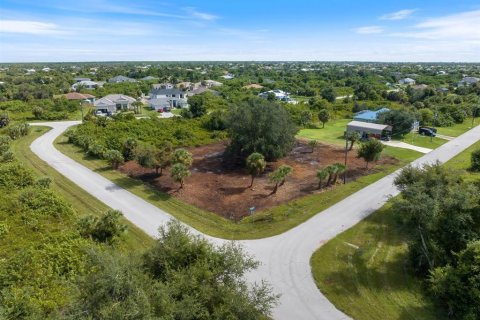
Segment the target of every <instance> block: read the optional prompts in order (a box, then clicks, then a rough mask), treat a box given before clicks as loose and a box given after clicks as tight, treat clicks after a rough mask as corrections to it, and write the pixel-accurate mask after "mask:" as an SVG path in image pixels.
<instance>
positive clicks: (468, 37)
mask: <svg viewBox="0 0 480 320" xmlns="http://www.w3.org/2000/svg"><path fill="white" fill-rule="evenodd" d="M393 35H395V36H401V37H409V38H417V39H430V40H447V39H448V40H450V41H456V42H462V41H480V10H475V11H467V12H461V13H457V14H453V15H449V16H443V17H437V18H430V19H427V20H425V21H423V22H421V23H419V24H417V25H415V26H413V30H412V31H406V32H397V33H394V34H393Z"/></svg>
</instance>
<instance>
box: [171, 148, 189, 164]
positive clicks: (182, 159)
mask: <svg viewBox="0 0 480 320" xmlns="http://www.w3.org/2000/svg"><path fill="white" fill-rule="evenodd" d="M172 163H174V164H177V163H181V164H183V165H184V166H186V167H190V166H191V165H192V163H193V157H192V154H191V153H190V152H188V151H187V150H185V149H177V150H175V152H174V153H173V157H172Z"/></svg>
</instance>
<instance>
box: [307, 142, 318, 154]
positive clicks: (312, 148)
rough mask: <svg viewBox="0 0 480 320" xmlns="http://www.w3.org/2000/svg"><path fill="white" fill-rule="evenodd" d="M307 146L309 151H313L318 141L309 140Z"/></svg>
mask: <svg viewBox="0 0 480 320" xmlns="http://www.w3.org/2000/svg"><path fill="white" fill-rule="evenodd" d="M308 146H309V147H310V149H311V153H313V152H314V151H315V148H316V147H318V141H317V140H310V141H308Z"/></svg>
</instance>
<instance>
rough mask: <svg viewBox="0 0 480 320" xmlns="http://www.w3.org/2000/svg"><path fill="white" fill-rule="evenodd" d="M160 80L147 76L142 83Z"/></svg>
mask: <svg viewBox="0 0 480 320" xmlns="http://www.w3.org/2000/svg"><path fill="white" fill-rule="evenodd" d="M157 79H158V78H157V77H152V76H146V77H143V78H142V79H140V80H142V81H153V80H157Z"/></svg>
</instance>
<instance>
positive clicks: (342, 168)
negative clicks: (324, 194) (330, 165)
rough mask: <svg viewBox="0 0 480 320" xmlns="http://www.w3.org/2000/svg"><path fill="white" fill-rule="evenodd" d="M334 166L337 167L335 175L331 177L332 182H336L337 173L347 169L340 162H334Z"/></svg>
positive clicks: (339, 173)
mask: <svg viewBox="0 0 480 320" xmlns="http://www.w3.org/2000/svg"><path fill="white" fill-rule="evenodd" d="M334 166H336V167H337V171H336V172H335V177H334V178H333V184H335V183H337V178H338V176H339V175H341V174H343V173H345V171H347V166H346V165H344V164H342V163H334Z"/></svg>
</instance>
